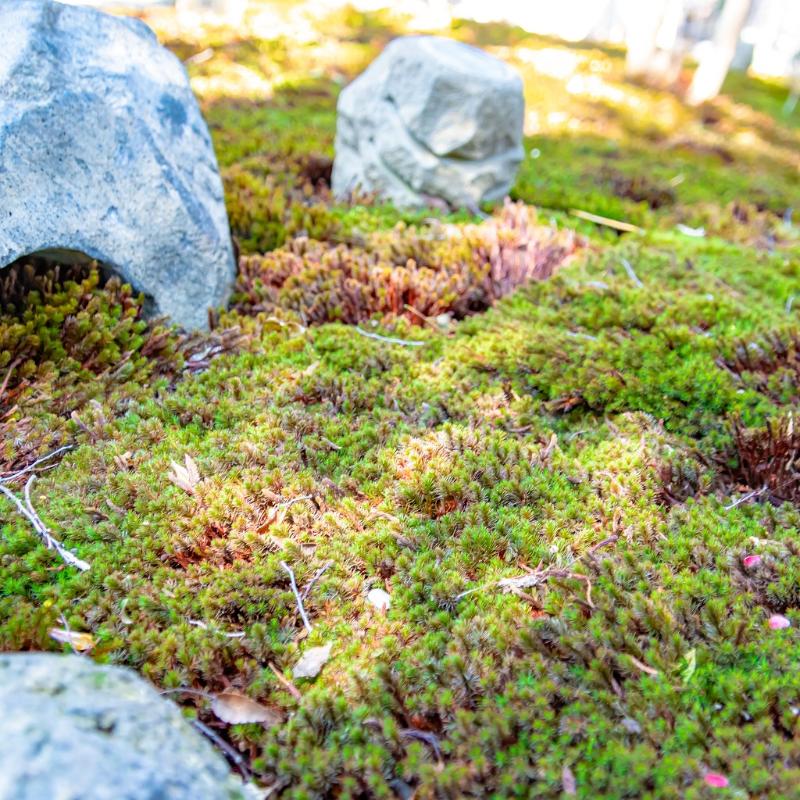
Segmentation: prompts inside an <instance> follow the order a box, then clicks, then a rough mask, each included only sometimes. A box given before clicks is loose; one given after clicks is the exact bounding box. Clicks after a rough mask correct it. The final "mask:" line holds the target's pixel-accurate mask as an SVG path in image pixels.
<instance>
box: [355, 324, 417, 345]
mask: <svg viewBox="0 0 800 800" xmlns="http://www.w3.org/2000/svg"><path fill="white" fill-rule="evenodd" d="M355 330H356V333H359V334H361V336H366V337H367V339H375V341H376V342H385V343H386V344H400V345H403V346H404V347H422V346H423V345H426V344H427V342H419V341H416V340H412V339H395V338H394V337H393V336H381V335H380V334H379V333H370V332H369V331H365V330H364V329H363V328H361V327H359V326H358V325H356V327H355Z"/></svg>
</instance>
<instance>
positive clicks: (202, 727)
mask: <svg viewBox="0 0 800 800" xmlns="http://www.w3.org/2000/svg"><path fill="white" fill-rule="evenodd" d="M192 725H194V727H195V728H197V730H199V731H200V733H202V734H203V736H206V737H208V738H209V739H210V740H211V741H212V742H214V744H215V745H216V746H217V747H219V749H220V750H222V752H223V753H225V755H226V756H228V758H229V759H230V760H231V761H233V763H234V764H236V767H237V769H238V770H239V772H241V773H242V777H243V778H244V779H245V780H246V781H249V780H252V778H253V774H252V773H251V772H250V770H249V769H248V768H247V763H246V762H245V760H244V759H243V758H242V756H241V754H240V753H237V752H236V750H235V749H234V748H233V747H231V746H230V745H229V744H228V743H227V742H226V741H225V740H224V739H223V738H222V737H221V736H220V735H219V734H218V733H217V732H216V731H213V730H211V728H209V727H208V725H206V724H204V723H202V722H200V720H199V719H193V720H192Z"/></svg>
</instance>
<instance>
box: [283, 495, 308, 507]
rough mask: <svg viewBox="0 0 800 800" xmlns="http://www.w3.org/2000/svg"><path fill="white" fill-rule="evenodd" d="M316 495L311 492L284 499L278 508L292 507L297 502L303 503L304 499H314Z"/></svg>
mask: <svg viewBox="0 0 800 800" xmlns="http://www.w3.org/2000/svg"><path fill="white" fill-rule="evenodd" d="M313 499H314V496H313V495H310V494H301V495H298V496H297V497H293V498H292V499H291V500H284V501H283V502H282V503H278V505H277V506H276V508H291V507H292V506H293V505H294V504H295V503H301V502H302V501H303V500H313Z"/></svg>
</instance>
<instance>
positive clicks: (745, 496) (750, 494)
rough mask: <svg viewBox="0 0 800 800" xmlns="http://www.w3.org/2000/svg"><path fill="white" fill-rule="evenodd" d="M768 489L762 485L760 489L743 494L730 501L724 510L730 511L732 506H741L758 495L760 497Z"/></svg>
mask: <svg viewBox="0 0 800 800" xmlns="http://www.w3.org/2000/svg"><path fill="white" fill-rule="evenodd" d="M766 491H767V487H766V486H762V487H761V488H760V489H754V490H753V491H752V492H748V493H747V494H743V495H742V496H741V497H740V498H739V499H738V500H735V501H734V502H733V503H729V504H728V505H727V506H725V507H724V508H723V509H722V510H723V511H730V510H731V509H732V508H736V506H740V505H741V504H742V503H746V502H747V501H748V500H753V499H755V498H756V497H760V496H761V495H762V494H764V492H766Z"/></svg>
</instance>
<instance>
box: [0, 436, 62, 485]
mask: <svg viewBox="0 0 800 800" xmlns="http://www.w3.org/2000/svg"><path fill="white" fill-rule="evenodd" d="M72 448H73V445H71V444H65V445H64V446H63V447H59V448H58V449H57V450H53V452H52V453H48V454H47V455H46V456H42V457H41V458H37V459H36V461H34V462H33V463H32V464H28V466H27V467H24V468H23V469H20V470H17V471H16V472H11V473H9V474H8V475H4V476H3V477H2V478H0V483H8V482H9V481H13V480H15V479H16V478H19V476H20V475H25V474H26V473H27V472H31V471H32V470H34V469H36V467H38V466H39V464H44V462H45V461H49V460H50V459H51V458H55V457H56V456H57V455H59V454H60V453H66V452H67V450H72Z"/></svg>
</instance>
